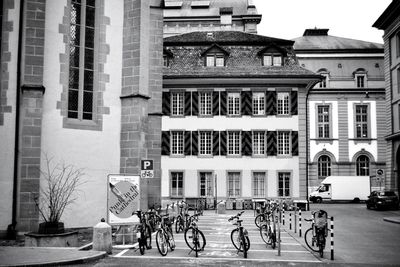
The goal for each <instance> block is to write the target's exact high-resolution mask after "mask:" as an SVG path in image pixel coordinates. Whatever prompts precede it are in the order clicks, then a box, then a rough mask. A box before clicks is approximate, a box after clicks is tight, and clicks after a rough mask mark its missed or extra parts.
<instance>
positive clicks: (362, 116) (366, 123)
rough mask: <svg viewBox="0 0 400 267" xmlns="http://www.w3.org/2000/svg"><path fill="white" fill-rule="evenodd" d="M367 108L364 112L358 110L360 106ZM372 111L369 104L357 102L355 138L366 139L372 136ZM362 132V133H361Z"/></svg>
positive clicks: (355, 108)
mask: <svg viewBox="0 0 400 267" xmlns="http://www.w3.org/2000/svg"><path fill="white" fill-rule="evenodd" d="M361 107H362V108H363V109H364V108H365V111H366V112H365V113H364V112H361V113H360V112H357V109H358V108H361ZM369 116H370V111H369V105H368V104H355V105H354V128H355V132H354V135H355V138H357V139H364V138H370V119H369ZM359 133H360V134H359Z"/></svg>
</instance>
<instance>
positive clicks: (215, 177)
mask: <svg viewBox="0 0 400 267" xmlns="http://www.w3.org/2000/svg"><path fill="white" fill-rule="evenodd" d="M214 180H215V201H214V208H215V213H218V207H217V202H218V195H217V188H218V186H217V175H216V174H215V175H214Z"/></svg>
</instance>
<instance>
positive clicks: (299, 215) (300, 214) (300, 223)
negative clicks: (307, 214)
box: [299, 209, 301, 237]
mask: <svg viewBox="0 0 400 267" xmlns="http://www.w3.org/2000/svg"><path fill="white" fill-rule="evenodd" d="M299 237H301V209H299Z"/></svg>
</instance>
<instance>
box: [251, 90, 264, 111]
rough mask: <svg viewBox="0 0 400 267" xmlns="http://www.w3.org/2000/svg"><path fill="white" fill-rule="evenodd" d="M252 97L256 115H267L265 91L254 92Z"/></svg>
mask: <svg viewBox="0 0 400 267" xmlns="http://www.w3.org/2000/svg"><path fill="white" fill-rule="evenodd" d="M252 98H253V115H254V116H263V115H265V93H264V92H254V93H253V96H252Z"/></svg>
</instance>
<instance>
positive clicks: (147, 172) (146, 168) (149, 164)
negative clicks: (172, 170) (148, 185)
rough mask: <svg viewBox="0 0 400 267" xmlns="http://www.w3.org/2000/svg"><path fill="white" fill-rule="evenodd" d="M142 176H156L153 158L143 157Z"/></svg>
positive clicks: (141, 163)
mask: <svg viewBox="0 0 400 267" xmlns="http://www.w3.org/2000/svg"><path fill="white" fill-rule="evenodd" d="M140 177H141V178H154V167H153V160H152V159H142V160H141V162H140Z"/></svg>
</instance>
